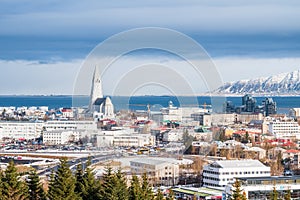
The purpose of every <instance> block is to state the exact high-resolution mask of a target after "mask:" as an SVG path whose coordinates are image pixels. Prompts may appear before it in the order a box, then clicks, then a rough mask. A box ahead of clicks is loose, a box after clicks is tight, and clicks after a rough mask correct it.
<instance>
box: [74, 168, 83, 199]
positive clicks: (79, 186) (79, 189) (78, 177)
mask: <svg viewBox="0 0 300 200" xmlns="http://www.w3.org/2000/svg"><path fill="white" fill-rule="evenodd" d="M83 175H84V174H83V169H82V163H80V164H78V165H77V166H76V172H75V181H76V182H75V190H74V191H75V193H76V194H77V195H79V196H81V197H82V196H83V194H84V193H85V187H84V178H83Z"/></svg>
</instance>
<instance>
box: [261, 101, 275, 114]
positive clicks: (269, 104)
mask: <svg viewBox="0 0 300 200" xmlns="http://www.w3.org/2000/svg"><path fill="white" fill-rule="evenodd" d="M262 104H263V108H264V115H265V116H269V115H273V114H276V112H277V107H276V102H274V101H273V99H272V98H270V97H268V98H266V99H265V100H264V101H263V102H262Z"/></svg>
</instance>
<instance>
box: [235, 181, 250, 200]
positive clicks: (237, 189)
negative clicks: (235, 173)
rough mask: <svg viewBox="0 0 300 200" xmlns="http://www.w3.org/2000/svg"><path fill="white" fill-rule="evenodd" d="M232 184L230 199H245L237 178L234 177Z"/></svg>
mask: <svg viewBox="0 0 300 200" xmlns="http://www.w3.org/2000/svg"><path fill="white" fill-rule="evenodd" d="M232 186H233V188H234V189H233V193H232V197H231V200H246V199H247V198H246V196H245V194H244V193H242V190H241V183H240V181H239V180H237V179H236V180H235V182H234V183H233V185H232Z"/></svg>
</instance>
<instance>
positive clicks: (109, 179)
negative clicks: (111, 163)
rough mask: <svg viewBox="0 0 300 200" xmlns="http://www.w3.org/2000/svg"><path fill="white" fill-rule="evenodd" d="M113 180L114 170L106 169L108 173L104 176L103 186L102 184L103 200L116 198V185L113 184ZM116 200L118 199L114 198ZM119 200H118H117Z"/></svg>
mask: <svg viewBox="0 0 300 200" xmlns="http://www.w3.org/2000/svg"><path fill="white" fill-rule="evenodd" d="M113 179H114V174H113V172H112V168H110V167H108V168H107V169H106V172H105V174H104V176H103V184H102V186H103V187H102V188H101V198H102V199H105V198H107V199H112V198H113V197H114V195H115V194H114V189H113V188H114V185H113V184H114V183H113ZM114 199H116V198H115V197H114ZM116 200H117V199H116Z"/></svg>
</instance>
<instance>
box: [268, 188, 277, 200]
mask: <svg viewBox="0 0 300 200" xmlns="http://www.w3.org/2000/svg"><path fill="white" fill-rule="evenodd" d="M270 199H271V200H278V192H277V190H276V187H275V186H274V187H273V191H272V193H271V195H270Z"/></svg>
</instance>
